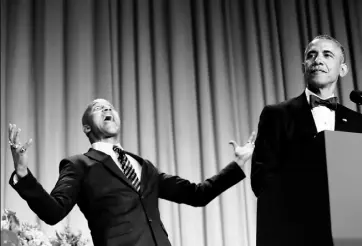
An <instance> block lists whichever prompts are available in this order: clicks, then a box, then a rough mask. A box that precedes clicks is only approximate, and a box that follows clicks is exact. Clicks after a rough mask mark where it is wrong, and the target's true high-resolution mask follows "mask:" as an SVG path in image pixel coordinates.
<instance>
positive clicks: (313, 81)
mask: <svg viewBox="0 0 362 246" xmlns="http://www.w3.org/2000/svg"><path fill="white" fill-rule="evenodd" d="M328 84H330V82H329V81H325V80H319V79H316V78H313V79H309V81H308V85H309V86H312V87H314V88H322V87H325V86H326V85H328Z"/></svg>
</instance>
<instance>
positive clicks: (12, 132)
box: [9, 124, 16, 142]
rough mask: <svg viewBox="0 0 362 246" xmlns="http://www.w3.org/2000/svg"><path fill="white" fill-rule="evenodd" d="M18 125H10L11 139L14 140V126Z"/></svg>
mask: <svg viewBox="0 0 362 246" xmlns="http://www.w3.org/2000/svg"><path fill="white" fill-rule="evenodd" d="M15 127H16V125H15V124H10V125H9V141H10V142H13V137H14V128H15Z"/></svg>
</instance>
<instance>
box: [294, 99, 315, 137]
mask: <svg viewBox="0 0 362 246" xmlns="http://www.w3.org/2000/svg"><path fill="white" fill-rule="evenodd" d="M291 112H295V114H296V115H295V119H296V122H295V124H296V125H297V129H300V130H298V131H300V132H301V133H302V134H303V135H305V136H306V137H309V136H313V135H315V134H317V127H316V125H315V122H314V119H313V114H312V111H311V109H310V106H309V104H308V101H307V97H306V95H305V93H304V92H303V93H302V94H301V95H300V96H299V97H297V98H295V99H294V100H293V101H292V111H291Z"/></svg>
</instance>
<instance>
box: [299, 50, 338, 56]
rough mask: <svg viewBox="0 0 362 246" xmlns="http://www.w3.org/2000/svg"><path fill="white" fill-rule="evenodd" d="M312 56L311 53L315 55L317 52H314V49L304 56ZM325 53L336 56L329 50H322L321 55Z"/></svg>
mask: <svg viewBox="0 0 362 246" xmlns="http://www.w3.org/2000/svg"><path fill="white" fill-rule="evenodd" d="M311 53H312V54H313V53H317V51H316V50H315V49H311V50H309V51H308V52H307V53H306V54H305V55H306V56H307V55H309V54H311ZM326 53H328V54H332V55H333V56H335V55H336V54H335V53H334V52H333V51H331V50H323V54H326Z"/></svg>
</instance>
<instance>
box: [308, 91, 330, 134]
mask: <svg viewBox="0 0 362 246" xmlns="http://www.w3.org/2000/svg"><path fill="white" fill-rule="evenodd" d="M305 95H306V96H307V100H308V103H310V95H315V96H316V97H319V96H317V95H316V94H315V93H313V92H311V91H310V90H309V89H308V88H306V89H305ZM331 97H334V94H333V95H332V96H331ZM319 98H321V97H319ZM328 98H330V97H328ZM328 98H321V99H324V100H325V99H328ZM312 115H313V119H314V123H315V125H316V127H317V132H321V131H324V130H329V131H334V126H335V116H336V112H335V111H334V110H331V109H329V108H327V107H326V106H318V107H314V108H313V109H312Z"/></svg>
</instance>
